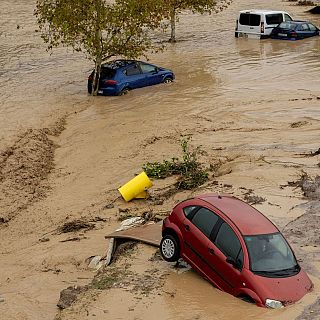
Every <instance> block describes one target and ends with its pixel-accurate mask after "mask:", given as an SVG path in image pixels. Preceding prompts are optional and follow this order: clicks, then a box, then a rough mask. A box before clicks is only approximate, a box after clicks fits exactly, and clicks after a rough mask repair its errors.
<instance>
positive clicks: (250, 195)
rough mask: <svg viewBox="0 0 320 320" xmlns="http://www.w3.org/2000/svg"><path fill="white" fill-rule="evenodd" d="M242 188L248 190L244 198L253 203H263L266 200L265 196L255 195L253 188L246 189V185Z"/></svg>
mask: <svg viewBox="0 0 320 320" xmlns="http://www.w3.org/2000/svg"><path fill="white" fill-rule="evenodd" d="M240 189H243V190H246V193H245V194H244V200H245V201H246V202H247V203H249V204H251V205H255V204H261V203H263V202H265V201H266V199H265V198H263V197H260V196H257V195H255V194H254V191H253V189H246V188H244V187H241V188H240Z"/></svg>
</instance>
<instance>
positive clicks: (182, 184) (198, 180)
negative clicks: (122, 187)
mask: <svg viewBox="0 0 320 320" xmlns="http://www.w3.org/2000/svg"><path fill="white" fill-rule="evenodd" d="M181 148H182V160H180V159H179V158H172V159H171V160H164V161H163V162H147V163H146V164H144V165H143V167H142V169H143V170H144V171H145V173H146V174H147V175H148V176H149V177H151V178H155V179H164V178H166V177H169V176H172V175H179V179H178V182H177V184H176V186H177V188H178V189H184V190H190V189H193V188H196V187H199V186H201V185H202V184H204V183H205V182H206V181H207V180H208V172H207V170H204V169H202V166H201V164H200V163H199V161H198V159H197V157H198V154H199V153H200V148H199V147H197V148H196V149H194V150H193V151H191V150H190V147H189V139H184V140H182V141H181Z"/></svg>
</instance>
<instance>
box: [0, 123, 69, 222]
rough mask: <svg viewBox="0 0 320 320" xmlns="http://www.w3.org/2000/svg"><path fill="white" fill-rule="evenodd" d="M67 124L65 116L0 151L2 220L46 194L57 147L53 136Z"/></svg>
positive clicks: (27, 134) (0, 213) (27, 133)
mask: <svg viewBox="0 0 320 320" xmlns="http://www.w3.org/2000/svg"><path fill="white" fill-rule="evenodd" d="M64 125H65V118H62V119H60V120H59V121H58V122H57V123H55V124H54V125H53V126H52V127H51V128H44V129H38V130H33V129H30V130H28V131H26V132H25V133H23V134H22V135H20V136H19V137H18V138H17V140H16V142H15V143H14V144H13V145H12V146H11V147H9V148H7V149H5V150H4V151H2V152H1V153H0V207H1V209H0V222H2V223H5V222H8V221H9V220H11V219H12V218H14V217H15V216H16V215H17V214H19V212H20V211H21V210H24V209H27V208H28V206H30V205H31V204H32V203H33V202H35V201H37V200H39V199H41V198H43V197H44V196H45V195H46V193H47V191H48V189H49V185H48V184H47V183H46V180H47V177H48V175H49V174H50V172H51V170H52V169H53V167H54V150H55V148H56V145H55V144H54V142H53V141H52V139H51V138H50V136H51V137H53V136H55V137H56V136H58V135H59V134H60V133H61V132H62V131H63V130H64Z"/></svg>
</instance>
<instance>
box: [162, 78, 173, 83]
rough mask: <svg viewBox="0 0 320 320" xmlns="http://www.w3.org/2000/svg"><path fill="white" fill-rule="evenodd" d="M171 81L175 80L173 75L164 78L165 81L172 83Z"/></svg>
mask: <svg viewBox="0 0 320 320" xmlns="http://www.w3.org/2000/svg"><path fill="white" fill-rule="evenodd" d="M171 82H173V79H172V77H166V78H164V79H163V83H171Z"/></svg>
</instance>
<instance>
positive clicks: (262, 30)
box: [260, 22, 264, 33]
mask: <svg viewBox="0 0 320 320" xmlns="http://www.w3.org/2000/svg"><path fill="white" fill-rule="evenodd" d="M260 30H261V33H264V22H261V26H260Z"/></svg>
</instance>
